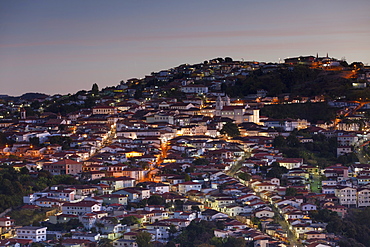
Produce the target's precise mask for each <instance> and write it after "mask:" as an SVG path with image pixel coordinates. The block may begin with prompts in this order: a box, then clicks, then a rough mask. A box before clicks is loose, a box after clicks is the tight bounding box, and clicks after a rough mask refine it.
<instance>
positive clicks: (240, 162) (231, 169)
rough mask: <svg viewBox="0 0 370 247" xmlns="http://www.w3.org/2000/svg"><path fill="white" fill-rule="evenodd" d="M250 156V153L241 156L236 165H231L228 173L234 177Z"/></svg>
mask: <svg viewBox="0 0 370 247" xmlns="http://www.w3.org/2000/svg"><path fill="white" fill-rule="evenodd" d="M250 156H251V154H250V153H246V154H245V155H244V156H241V157H239V158H238V160H237V162H236V163H235V165H233V166H231V168H230V170H228V171H227V172H226V174H227V175H228V176H230V177H234V175H235V173H236V172H237V171H239V169H240V168H241V167H242V166H243V162H244V161H245V160H246V159H248V158H249V157H250Z"/></svg>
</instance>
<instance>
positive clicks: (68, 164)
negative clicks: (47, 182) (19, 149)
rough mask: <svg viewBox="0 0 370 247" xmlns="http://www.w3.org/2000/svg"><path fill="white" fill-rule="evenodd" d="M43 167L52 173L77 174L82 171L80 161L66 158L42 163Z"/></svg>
mask: <svg viewBox="0 0 370 247" xmlns="http://www.w3.org/2000/svg"><path fill="white" fill-rule="evenodd" d="M43 169H44V170H46V171H48V172H50V173H51V174H53V175H78V174H81V173H82V163H80V162H77V161H74V160H69V159H66V160H61V161H57V162H54V163H51V164H44V166H43Z"/></svg>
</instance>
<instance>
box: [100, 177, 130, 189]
mask: <svg viewBox="0 0 370 247" xmlns="http://www.w3.org/2000/svg"><path fill="white" fill-rule="evenodd" d="M100 182H101V183H102V184H106V185H109V186H110V188H111V189H112V190H120V189H123V188H129V187H134V186H135V184H136V180H135V179H134V178H129V177H118V178H103V179H102V180H101V181H100Z"/></svg>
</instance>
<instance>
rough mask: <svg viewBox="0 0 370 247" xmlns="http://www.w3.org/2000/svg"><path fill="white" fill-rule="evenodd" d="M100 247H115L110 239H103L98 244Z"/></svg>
mask: <svg viewBox="0 0 370 247" xmlns="http://www.w3.org/2000/svg"><path fill="white" fill-rule="evenodd" d="M98 247H113V241H112V240H111V239H109V238H102V239H100V241H99V243H98Z"/></svg>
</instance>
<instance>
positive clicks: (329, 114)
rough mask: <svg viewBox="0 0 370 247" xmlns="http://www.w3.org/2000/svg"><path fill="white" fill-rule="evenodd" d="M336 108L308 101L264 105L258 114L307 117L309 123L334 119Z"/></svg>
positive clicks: (280, 116)
mask: <svg viewBox="0 0 370 247" xmlns="http://www.w3.org/2000/svg"><path fill="white" fill-rule="evenodd" d="M337 110H338V109H337V108H333V107H330V106H329V105H328V104H327V103H310V102H308V103H305V104H277V105H266V106H265V107H263V108H262V109H261V113H260V114H261V115H263V116H267V117H269V118H273V119H284V118H292V119H307V121H309V122H311V123H317V121H324V122H330V121H332V120H334V119H335V117H336V111H337Z"/></svg>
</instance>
